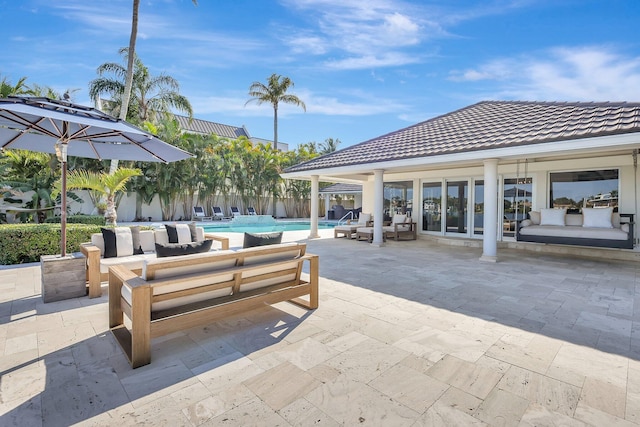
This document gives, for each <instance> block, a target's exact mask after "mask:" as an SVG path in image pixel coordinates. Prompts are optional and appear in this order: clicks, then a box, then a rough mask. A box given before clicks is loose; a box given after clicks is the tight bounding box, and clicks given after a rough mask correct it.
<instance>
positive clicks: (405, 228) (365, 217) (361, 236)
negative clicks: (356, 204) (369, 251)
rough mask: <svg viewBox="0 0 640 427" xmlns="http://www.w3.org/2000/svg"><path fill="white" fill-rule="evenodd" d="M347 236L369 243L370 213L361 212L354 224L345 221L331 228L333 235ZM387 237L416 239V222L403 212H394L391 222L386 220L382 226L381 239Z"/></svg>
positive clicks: (370, 238)
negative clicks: (343, 223)
mask: <svg viewBox="0 0 640 427" xmlns="http://www.w3.org/2000/svg"><path fill="white" fill-rule="evenodd" d="M340 236H344V237H348V238H350V239H356V240H366V241H367V242H369V243H371V242H372V241H373V221H372V219H371V214H368V213H361V214H360V216H359V217H358V222H357V223H355V224H352V223H347V224H345V225H337V226H336V227H335V228H334V229H333V237H334V238H337V237H340ZM387 238H390V239H393V240H396V241H397V240H402V239H406V240H416V238H417V228H416V223H415V222H414V221H412V220H411V217H408V216H407V215H404V214H395V215H394V216H393V218H392V220H391V222H386V223H385V224H384V225H383V226H382V239H383V240H385V241H386V239H387Z"/></svg>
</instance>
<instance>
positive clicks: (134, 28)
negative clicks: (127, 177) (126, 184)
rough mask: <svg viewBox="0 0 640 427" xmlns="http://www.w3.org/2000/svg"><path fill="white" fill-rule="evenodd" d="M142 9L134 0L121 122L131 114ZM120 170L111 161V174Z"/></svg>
mask: <svg viewBox="0 0 640 427" xmlns="http://www.w3.org/2000/svg"><path fill="white" fill-rule="evenodd" d="M139 9H140V0H133V14H132V17H131V36H130V37H129V52H128V57H127V76H126V78H125V81H124V93H123V94H122V103H121V105H120V116H119V118H120V120H127V113H128V112H129V100H130V99H131V87H132V86H133V65H134V62H135V56H136V38H137V37H138V10H139ZM116 169H118V160H115V159H114V160H111V165H110V167H109V173H110V174H111V175H113V173H114V172H115V171H116Z"/></svg>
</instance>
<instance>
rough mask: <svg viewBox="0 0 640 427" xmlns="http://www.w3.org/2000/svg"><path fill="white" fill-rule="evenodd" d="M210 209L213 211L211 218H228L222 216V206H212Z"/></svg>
mask: <svg viewBox="0 0 640 427" xmlns="http://www.w3.org/2000/svg"><path fill="white" fill-rule="evenodd" d="M211 211H212V212H213V219H214V220H216V219H220V220H222V219H228V217H226V216H224V212H223V211H222V208H221V207H220V206H213V207H212V208H211Z"/></svg>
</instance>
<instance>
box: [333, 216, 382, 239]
mask: <svg viewBox="0 0 640 427" xmlns="http://www.w3.org/2000/svg"><path fill="white" fill-rule="evenodd" d="M371 225H372V224H371V214H368V213H361V214H360V216H359V217H358V222H357V223H351V224H345V225H336V226H335V227H334V229H333V237H334V238H335V237H339V236H338V235H339V234H342V235H344V237H348V238H350V239H353V238H354V237H355V235H354V234H355V232H356V230H357V229H358V228H360V227H367V226H371Z"/></svg>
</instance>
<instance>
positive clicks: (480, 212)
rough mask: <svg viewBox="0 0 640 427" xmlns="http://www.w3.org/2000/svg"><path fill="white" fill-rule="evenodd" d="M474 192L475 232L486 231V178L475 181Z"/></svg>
mask: <svg viewBox="0 0 640 427" xmlns="http://www.w3.org/2000/svg"><path fill="white" fill-rule="evenodd" d="M473 188H474V192H473V234H475V235H482V233H483V232H484V180H481V179H477V180H475V181H474V185H473Z"/></svg>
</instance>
